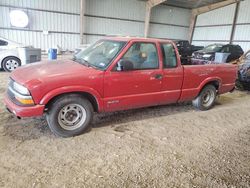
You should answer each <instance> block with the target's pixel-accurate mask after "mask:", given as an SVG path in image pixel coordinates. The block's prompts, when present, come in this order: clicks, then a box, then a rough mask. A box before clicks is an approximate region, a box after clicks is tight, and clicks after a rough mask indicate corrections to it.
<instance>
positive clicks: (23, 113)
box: [4, 95, 45, 117]
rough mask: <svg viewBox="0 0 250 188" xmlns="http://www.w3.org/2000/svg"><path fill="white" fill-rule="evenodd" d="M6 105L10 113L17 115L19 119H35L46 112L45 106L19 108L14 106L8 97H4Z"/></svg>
mask: <svg viewBox="0 0 250 188" xmlns="http://www.w3.org/2000/svg"><path fill="white" fill-rule="evenodd" d="M4 104H5V106H6V108H7V109H8V111H9V112H11V113H13V114H15V115H16V116H17V117H34V116H42V115H43V112H44V108H45V106H44V105H34V106H27V107H26V106H18V105H16V104H14V103H13V102H12V101H11V100H10V99H9V98H8V96H7V95H5V97H4Z"/></svg>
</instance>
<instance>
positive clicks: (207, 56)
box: [202, 54, 212, 58]
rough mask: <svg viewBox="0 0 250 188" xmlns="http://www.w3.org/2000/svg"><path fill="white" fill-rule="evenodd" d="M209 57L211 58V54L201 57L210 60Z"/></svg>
mask: <svg viewBox="0 0 250 188" xmlns="http://www.w3.org/2000/svg"><path fill="white" fill-rule="evenodd" d="M211 56H212V55H211V54H205V55H203V56H202V57H204V58H210V57H211Z"/></svg>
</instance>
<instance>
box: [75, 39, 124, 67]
mask: <svg viewBox="0 0 250 188" xmlns="http://www.w3.org/2000/svg"><path fill="white" fill-rule="evenodd" d="M124 45H125V42H122V41H112V40H101V41H98V42H96V43H95V44H93V45H91V46H89V47H88V48H86V49H85V50H83V51H81V52H79V53H77V54H76V55H75V57H74V60H75V61H77V62H80V63H82V64H86V65H88V66H93V67H96V68H98V69H101V70H105V69H106V68H107V67H108V66H109V64H110V63H111V62H112V60H113V59H114V58H115V56H116V55H117V54H118V53H119V51H120V50H121V49H122V48H123V47H124Z"/></svg>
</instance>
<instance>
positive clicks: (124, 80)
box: [4, 37, 237, 137]
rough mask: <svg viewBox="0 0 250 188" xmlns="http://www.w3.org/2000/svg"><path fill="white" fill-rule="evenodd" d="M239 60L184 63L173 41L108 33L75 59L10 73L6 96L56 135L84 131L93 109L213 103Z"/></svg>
mask: <svg viewBox="0 0 250 188" xmlns="http://www.w3.org/2000/svg"><path fill="white" fill-rule="evenodd" d="M236 72H237V68H236V66H233V65H229V64H216V65H215V64H210V65H187V66H182V65H181V62H180V58H179V54H178V51H177V47H176V46H175V44H174V43H173V42H172V41H169V40H160V39H145V38H128V37H119V38H116V37H115V38H105V39H103V40H100V41H98V42H96V43H95V44H93V45H91V46H90V47H88V48H87V49H86V50H84V51H81V52H79V53H78V54H77V55H76V56H75V57H74V58H73V59H72V60H63V61H61V60H60V61H50V62H49V61H48V62H39V63H35V64H30V65H26V66H23V67H20V68H18V69H17V70H15V71H14V72H12V73H11V76H10V82H9V86H8V91H7V94H6V97H5V99H4V102H5V105H6V107H7V109H8V110H9V111H10V112H12V113H14V114H15V115H16V116H17V117H31V116H42V115H43V114H44V113H45V114H46V118H47V122H48V125H49V127H50V129H51V130H52V132H54V133H55V134H56V135H59V136H63V137H68V136H75V135H79V134H81V133H83V132H84V131H86V129H87V128H88V126H89V125H90V124H91V120H92V117H93V114H94V112H98V113H101V112H110V111H118V110H127V109H132V108H141V107H147V106H155V105H164V104H169V103H177V102H182V101H191V100H192V101H193V105H194V106H195V107H196V108H197V109H199V110H208V109H210V108H211V107H212V106H213V104H214V101H215V99H216V95H218V94H223V93H226V92H229V91H232V90H233V89H234V87H235V80H236Z"/></svg>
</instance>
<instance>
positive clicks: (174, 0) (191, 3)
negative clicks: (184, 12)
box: [140, 0, 225, 9]
mask: <svg viewBox="0 0 250 188" xmlns="http://www.w3.org/2000/svg"><path fill="white" fill-rule="evenodd" d="M140 1H147V0H140ZM221 1H225V0H167V2H166V3H163V4H165V5H170V6H176V7H180V8H188V9H193V8H198V7H202V6H206V5H210V4H213V3H218V2H221Z"/></svg>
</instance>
